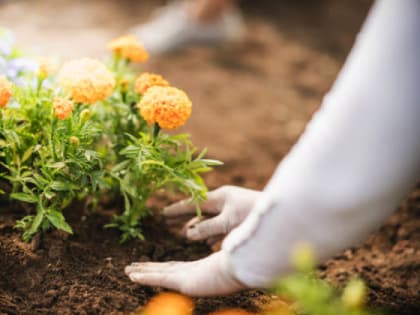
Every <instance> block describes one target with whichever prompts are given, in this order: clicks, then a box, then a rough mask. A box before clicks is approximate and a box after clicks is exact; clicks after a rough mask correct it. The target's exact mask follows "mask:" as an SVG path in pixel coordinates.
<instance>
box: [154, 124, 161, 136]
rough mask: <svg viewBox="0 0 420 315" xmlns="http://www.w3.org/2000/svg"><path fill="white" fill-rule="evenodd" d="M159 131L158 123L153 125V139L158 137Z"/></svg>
mask: <svg viewBox="0 0 420 315" xmlns="http://www.w3.org/2000/svg"><path fill="white" fill-rule="evenodd" d="M159 131H160V126H159V124H158V123H155V124H154V126H153V139H156V138H157V136H158V135H159Z"/></svg>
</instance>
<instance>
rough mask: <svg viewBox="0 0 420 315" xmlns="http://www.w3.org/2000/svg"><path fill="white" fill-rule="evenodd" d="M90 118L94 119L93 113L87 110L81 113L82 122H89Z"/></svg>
mask: <svg viewBox="0 0 420 315" xmlns="http://www.w3.org/2000/svg"><path fill="white" fill-rule="evenodd" d="M90 117H92V112H91V111H90V110H89V109H87V108H85V109H84V110H82V112H81V113H80V120H81V121H87V120H89V119H90Z"/></svg>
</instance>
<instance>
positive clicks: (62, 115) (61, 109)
mask: <svg viewBox="0 0 420 315" xmlns="http://www.w3.org/2000/svg"><path fill="white" fill-rule="evenodd" d="M53 108H54V115H55V117H57V118H58V119H60V120H64V119H67V118H68V117H69V116H70V115H71V113H72V111H73V108H74V104H73V102H72V101H70V100H67V99H65V98H62V97H55V98H54V101H53Z"/></svg>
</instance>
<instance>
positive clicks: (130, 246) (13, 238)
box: [0, 207, 264, 315]
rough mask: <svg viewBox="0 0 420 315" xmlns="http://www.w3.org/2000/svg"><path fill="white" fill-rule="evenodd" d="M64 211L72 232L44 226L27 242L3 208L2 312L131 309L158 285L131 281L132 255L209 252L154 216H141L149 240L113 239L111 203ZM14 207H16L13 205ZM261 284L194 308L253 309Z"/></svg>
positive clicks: (163, 257)
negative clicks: (128, 272) (92, 210)
mask: <svg viewBox="0 0 420 315" xmlns="http://www.w3.org/2000/svg"><path fill="white" fill-rule="evenodd" d="M80 208H81V207H74V208H72V209H70V210H69V211H68V213H67V214H68V216H69V217H70V220H69V221H70V223H71V225H72V226H73V227H74V231H75V234H74V236H68V235H66V234H63V233H61V232H57V231H56V232H52V233H47V234H45V235H44V236H43V237H42V238H41V239H40V238H38V239H34V240H33V241H32V243H30V244H27V243H24V242H22V241H21V239H20V235H19V233H18V232H17V231H16V230H14V229H13V224H14V223H13V221H14V220H13V219H14V218H13V216H12V215H1V216H0V222H1V223H0V266H1V268H0V314H28V315H29V314H31V315H34V314H118V313H127V312H130V311H134V310H135V309H137V308H138V307H139V306H142V305H145V304H146V302H147V301H148V300H149V299H150V298H151V297H152V296H153V295H155V294H157V293H158V292H160V291H161V290H160V289H157V288H150V287H144V286H140V285H136V284H133V283H131V282H130V280H129V279H128V278H127V277H126V276H125V274H124V267H125V266H126V265H127V264H129V263H131V262H135V261H150V260H152V261H168V260H194V259H198V258H201V257H204V256H206V255H208V254H209V253H210V250H209V248H208V247H207V246H206V245H205V244H202V243H188V242H186V241H185V240H182V239H180V238H178V237H176V236H174V235H172V234H170V233H169V232H168V230H167V229H166V227H165V224H164V222H162V221H161V219H160V218H159V216H156V217H154V218H149V219H147V220H146V221H145V222H144V234H145V237H146V239H147V241H144V242H143V241H131V242H128V243H126V244H124V245H120V244H119V243H118V233H117V232H116V231H114V230H109V229H104V228H103V225H104V224H106V223H107V222H109V216H110V215H111V214H112V212H110V211H99V212H97V213H95V214H93V215H90V216H84V214H83V213H80V211H79V210H77V209H80ZM12 210H13V209H12ZM263 298H264V297H263V295H262V293H261V292H258V291H250V292H246V293H241V294H236V295H232V296H228V297H220V298H210V299H197V304H196V314H208V312H210V311H213V310H216V309H219V308H225V307H229V306H230V307H233V306H235V307H241V308H244V309H247V310H250V311H256V310H257V309H258V308H257V305H258V303H259V302H260V301H261V300H262V299H263Z"/></svg>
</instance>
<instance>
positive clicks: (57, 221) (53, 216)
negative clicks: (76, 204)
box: [46, 209, 73, 234]
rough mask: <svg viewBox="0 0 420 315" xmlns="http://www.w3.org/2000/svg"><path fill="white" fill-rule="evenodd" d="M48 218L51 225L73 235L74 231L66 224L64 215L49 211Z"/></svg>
mask: <svg viewBox="0 0 420 315" xmlns="http://www.w3.org/2000/svg"><path fill="white" fill-rule="evenodd" d="M46 217H47V219H48V221H50V222H51V224H52V225H53V226H54V227H56V228H57V229H59V230H63V231H64V232H67V233H69V234H73V230H72V228H71V226H70V225H68V223H67V222H66V219H65V218H64V216H63V214H62V213H61V212H59V211H56V210H53V209H48V211H47V214H46Z"/></svg>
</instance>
